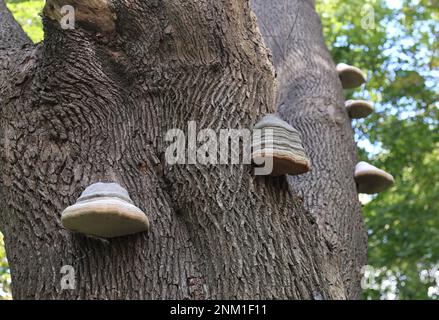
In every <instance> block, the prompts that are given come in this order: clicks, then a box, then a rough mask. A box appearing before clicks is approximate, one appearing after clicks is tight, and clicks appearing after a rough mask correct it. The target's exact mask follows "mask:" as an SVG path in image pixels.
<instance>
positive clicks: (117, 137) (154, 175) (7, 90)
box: [0, 0, 363, 299]
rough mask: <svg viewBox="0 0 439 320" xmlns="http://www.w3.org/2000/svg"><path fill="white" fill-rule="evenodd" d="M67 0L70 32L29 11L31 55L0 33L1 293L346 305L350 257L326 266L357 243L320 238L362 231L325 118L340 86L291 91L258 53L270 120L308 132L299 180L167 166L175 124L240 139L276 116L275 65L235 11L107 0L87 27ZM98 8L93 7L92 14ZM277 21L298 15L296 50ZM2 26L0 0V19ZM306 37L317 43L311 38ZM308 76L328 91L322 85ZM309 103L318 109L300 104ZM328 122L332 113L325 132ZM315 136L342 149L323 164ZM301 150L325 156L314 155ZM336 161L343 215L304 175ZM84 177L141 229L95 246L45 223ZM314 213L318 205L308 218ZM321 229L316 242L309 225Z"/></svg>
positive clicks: (335, 128) (247, 14)
mask: <svg viewBox="0 0 439 320" xmlns="http://www.w3.org/2000/svg"><path fill="white" fill-rule="evenodd" d="M70 2H71V1H70ZM73 2H74V3H75V2H77V5H78V8H79V9H78V10H79V13H78V14H79V15H78V27H77V28H76V29H75V30H62V29H61V28H60V27H59V24H58V22H56V21H55V20H54V19H55V18H56V14H54V13H53V12H52V11H51V10H54V9H53V8H52V7H46V9H45V16H46V18H45V20H44V27H45V40H44V43H42V44H40V45H36V46H31V45H27V46H25V47H24V48H22V47H23V44H25V43H24V42H23V43H20V41H21V40H17V42H15V43H16V44H17V45H18V46H17V47H16V48H19V51H16V49H14V48H12V47H11V43H14V42H11V41H10V40H9V39H12V38H13V37H18V39H23V38H20V37H22V35H23V33H22V31H21V29H20V30H17V29H16V28H15V27H14V28H11V27H8V29H7V30H9V31H8V37H7V38H3V37H2V38H0V49H1V48H6V49H5V51H2V53H3V52H4V53H5V54H2V56H1V57H0V68H1V69H0V95H1V96H0V97H1V98H0V99H1V100H0V116H1V117H0V200H1V203H0V229H1V230H2V232H4V234H5V241H6V247H7V253H8V259H9V262H10V266H11V271H12V278H13V293H14V297H15V298H21V299H26V298H56V299H58V298H90V299H93V298H96V299H98V298H99V299H115V298H129V299H186V298H187V299H203V298H229V299H234V298H243V299H250V298H252V299H262V298H279V299H280V298H291V299H313V298H316V297H323V298H326V299H331V298H346V297H356V296H358V290H357V291H355V289H354V288H356V286H358V285H359V283H358V274H357V272H358V271H357V270H356V269H355V268H357V267H358V266H359V262H358V259H359V261H360V262H361V256H362V254H363V252H359V253H357V252H350V253H348V254H345V255H342V256H341V257H340V258H339V257H338V256H337V254H338V253H339V252H340V251H342V249H343V248H345V249H346V250H347V251H350V250H351V249H353V250H359V251H361V250H362V249H363V248H362V247H361V246H359V245H357V244H356V243H355V241H354V242H353V244H349V245H348V246H345V247H344V244H345V243H349V242H347V241H346V239H349V236H348V235H346V237H345V235H342V236H340V237H339V236H336V237H331V232H332V233H333V232H334V231H335V232H340V233H341V232H349V231H352V232H354V234H353V235H352V239H354V240H356V239H357V238H356V237H358V234H359V233H358V232H361V230H360V231H358V230H359V229H355V228H358V225H355V226H354V229H352V227H350V226H349V223H350V222H351V221H350V220H351V218H352V217H358V215H359V212H358V210H357V207H355V202H354V200H355V199H356V194H354V193H355V186H354V187H353V189H352V190H345V189H346V186H349V187H350V183H352V182H353V177H351V176H348V175H347V172H348V170H349V167H350V165H352V163H353V161H354V158H355V157H354V155H355V150H354V148H353V146H352V141H351V139H352V136H351V135H352V132H351V131H352V130H351V129H349V130H350V131H349V130H348V129H347V125H346V123H342V121H347V119H345V114H343V112H341V111H340V110H341V109H340V108H339V107H337V105H338V102H339V100H340V99H341V96H340V92H339V91H340V90H339V88H338V87H337V86H336V85H330V86H327V87H325V90H326V91H325V90H323V91H322V92H320V91H315V90H314V91H313V90H312V89H314V87H313V86H311V87H310V85H309V84H312V82H311V80H310V79H303V80H304V81H303V85H304V86H305V87H304V88H301V87H300V86H294V83H295V82H293V81H291V79H292V76H293V75H294V74H295V72H296V71H297V69H296V68H297V67H298V64H299V62H302V61H301V60H300V61H299V60H296V61H293V60H291V61H290V64H289V65H288V66H289V68H291V70H290V71H291V72H290V73H286V72H282V65H281V64H279V63H278V59H277V56H276V50H274V49H273V52H274V56H275V57H274V58H275V59H274V60H275V65H276V68H277V72H278V74H279V75H280V76H279V86H280V91H279V94H280V96H281V98H280V99H281V100H279V101H282V102H284V100H285V98H283V97H284V96H288V95H287V93H289V94H290V96H291V95H293V96H292V97H290V98H289V99H290V100H285V101H287V102H286V103H287V105H288V103H291V102H293V101H294V103H295V105H300V108H299V109H294V110H293V109H289V108H285V107H284V108H283V109H282V108H280V114H281V115H282V116H283V117H284V118H285V119H287V120H288V121H290V123H293V124H294V125H295V126H296V127H297V128H299V129H301V130H302V132H304V133H308V136H305V137H304V142H305V144H306V146H307V148H308V150H309V153H310V155H311V157H312V159H313V162H314V166H316V168H318V170H316V171H315V173H313V174H312V175H311V176H310V175H306V176H303V177H302V178H294V179H293V180H292V178H289V180H292V181H290V183H288V181H287V179H286V178H285V177H280V178H270V177H267V178H263V177H255V176H254V175H253V172H252V169H251V167H250V166H246V165H235V166H224V165H223V166H204V165H201V164H197V165H176V166H170V165H168V164H167V163H166V162H165V159H164V152H165V149H166V146H167V144H166V143H165V141H164V136H165V133H166V132H167V130H169V129H173V128H177V129H182V130H184V131H187V129H186V128H187V123H188V121H191V120H194V121H197V124H198V126H199V127H200V128H210V129H213V130H214V131H215V132H217V133H219V131H220V130H221V129H240V128H251V127H252V126H253V125H254V123H255V122H256V121H257V120H259V118H260V117H261V116H262V115H264V114H266V113H272V112H274V111H275V106H276V104H275V97H276V91H275V84H276V82H275V81H276V80H275V77H274V71H273V67H272V64H271V62H270V60H269V53H268V50H267V49H266V47H265V45H264V43H263V41H262V36H261V35H260V33H259V29H258V27H257V22H256V19H255V17H254V15H253V13H252V11H251V7H250V3H249V2H248V1H215V0H206V1H197V0H191V1H176V0H172V1H171V0H169V1H168V0H166V1H151V2H146V3H145V2H144V1H133V0H130V1H128V0H125V1H114V2H113V3H112V4H111V5H109V6H108V7H105V8H104V9H102V12H101V15H99V19H98V20H97V18H96V16H95V15H93V16H90V15H87V12H88V11H87V10H85V9H84V8H83V6H85V7H87V6H88V5H90V6H91V4H88V3H84V2H83V1H81V0H75V1H73ZM290 2H291V3H298V2H299V1H290ZM49 3H50V4H53V3H55V4H57V5H62V4H63V3H64V2H63V1H62V0H59V1H49ZM103 4H106V2H105V1H98V2H96V3H95V2H93V6H94V7H93V8H96V6H97V7H99V8H101V6H102V5H103ZM269 7H270V6H267V7H266V8H269ZM81 8H82V9H81ZM260 8H261V7H260ZM310 9H311V6H308V9H306V10H310ZM258 11H263V10H256V12H257V13H258V16H259V14H261V16H260V19H261V17H263V15H264V13H263V12H262V13H260V12H258ZM305 12H307V11H305ZM104 14H105V15H107V16H104ZM277 14H279V12H278V13H277ZM307 14H309V15H311V16H312V17H314V15H315V12H312V13H307ZM292 16H296V17H297V18H296V19H298V20H297V25H296V26H295V27H294V30H292V29H290V30H291V35H290V36H288V39H289V38H290V37H291V38H292V39H294V41H293V42H294V43H296V42H297V39H296V38H295V37H293V36H295V35H296V34H297V32H303V31H304V30H306V26H307V24H306V22H305V21H303V19H304V17H301V15H299V14H296V15H294V14H292ZM93 19H94V20H93ZM314 19H315V17H314V18H313V20H312V21H314ZM103 21H104V22H103ZM113 21H114V24H113ZM14 23H15V22H14V21H13V20H11V16H10V14H9V13H8V12H7V10H6V8H5V7H4V5H3V1H0V25H1V26H2V27H3V26H5V25H7V26H14ZM270 24H272V22H270ZM267 25H268V24H267ZM15 26H16V25H15ZM314 28H316V27H315V26H314ZM262 29H263V28H262ZM316 29H318V28H316ZM5 30H6V29H5ZM297 30H299V31H297ZM262 31H263V33H264V30H262ZM313 31H315V30H314V29H313ZM315 32H317V31H315ZM320 32H321V30H320ZM20 34H21V35H20ZM305 34H306V35H307V36H309V37H311V36H315V35H317V36H318V38H317V39H318V41H321V35H320V34H318V33H306V32H305ZM4 39H6V40H4ZM23 41H24V40H23ZM267 44H268V45H269V46H271V43H270V41H269V40H267ZM2 45H3V46H2ZM321 45H322V44H321V43H319V42H318V44H317V46H321ZM288 52H289V53H290V52H291V51H288ZM311 58H312V57H311ZM325 59H328V57H327V56H325ZM284 61H287V58H285V59H284ZM304 61H305V62H307V61H309V60H307V59H304ZM327 61H328V60H327ZM321 74H322V76H324V77H326V79H328V77H330V79H329V80H331V81H334V82H336V81H337V79H335V73H334V74H333V73H331V72H328V70H323V71H322V72H321ZM327 74H330V75H329V76H328V75H327ZM310 75H311V76H313V75H314V74H313V73H310ZM331 77H332V78H331ZM311 79H314V78H313V77H312V78H311ZM294 81H297V79H294ZM334 87H335V89H334ZM285 88H289V89H288V90H287V89H285ZM290 89H291V90H290ZM305 93H311V94H312V95H313V98H312V99H310V98H309V97H307V98H304V97H306V94H305ZM326 98H328V99H326ZM302 100H304V101H302ZM328 101H333V103H328ZM316 102H319V103H321V104H322V106H328V105H329V106H332V109H330V108H329V107H326V108H323V110H319V109H316V105H315V104H316ZM284 104H285V102H284ZM306 106H309V108H310V109H311V110H316V111H317V112H320V113H318V114H316V113H312V112H311V111H309V110H308V109H307V108H305V107H306ZM307 110H308V111H307ZM328 110H333V112H334V113H335V114H337V117H338V118H337V119H338V120H337V121H333V122H329V125H328V121H327V120H328V117H327V115H328ZM319 116H321V118H320V117H319ZM302 119H303V120H304V122H303V124H302V122H301V120H302ZM331 119H332V118H331ZM311 120H313V121H311ZM332 120H333V119H332ZM332 120H331V121H332ZM322 128H328V130H329V132H330V133H331V137H334V138H337V139H336V140H335V141H340V142H346V141H347V142H348V143H347V145H348V146H350V147H349V148H347V150H346V149H340V150H338V149H337V150H334V152H333V153H329V154H330V156H329V158H328V157H326V156H324V155H322V154H321V153H322V152H323V153H324V152H326V151H327V150H326V149H325V148H330V147H331V146H332V143H333V142H332V141H329V140H328V139H329V138H328V137H321V136H320V135H319V134H318V133H319V132H321V130H322ZM313 139H316V141H320V143H322V141H323V142H324V143H330V144H329V145H326V146H317V145H316V144H315V143H317V142H316V141H314V140H313ZM319 139H320V140H319ZM322 139H323V140H322ZM313 148H314V149H313ZM345 152H349V153H350V154H349V155H347V154H341V153H345ZM347 157H348V159H346V158H347ZM349 157H352V158H349ZM338 160H341V161H342V164H341V166H345V165H346V167H347V168H348V169H346V168H343V170H340V167H336V168H335V169H334V172H335V173H336V179H333V181H334V182H333V183H335V184H337V183H339V184H340V185H339V186H336V187H334V189H335V190H337V191H339V190H341V191H345V193H346V195H343V194H342V195H339V194H337V195H336V196H337V197H341V198H342V199H341V200H342V201H343V197H344V196H345V197H346V199H348V200H349V203H350V204H354V205H352V206H351V207H350V208H351V209H354V210H352V211H349V212H348V211H347V210H348V209H349V208H345V207H342V206H341V205H340V204H341V203H342V202H340V201H336V202H335V201H334V197H335V195H331V194H328V193H330V190H331V188H332V185H331V184H330V181H332V180H330V179H328V180H327V182H328V186H325V187H324V186H323V185H322V184H323V183H324V182H323V181H319V179H322V178H327V177H326V176H325V175H322V171H321V170H320V164H322V163H325V161H338ZM310 177H311V178H310ZM308 180H309V182H308V183H307V181H308ZM97 181H109V182H117V183H119V184H121V185H122V186H123V187H125V188H126V189H127V190H128V191H129V193H130V195H131V197H132V199H133V201H134V203H135V204H136V205H137V206H139V207H140V208H141V209H142V210H143V211H144V212H146V213H147V214H148V217H149V219H150V222H151V226H152V228H151V230H150V231H149V232H148V233H144V234H139V235H133V236H129V237H123V238H118V239H110V240H103V239H95V238H90V237H85V236H82V235H77V234H72V233H70V232H68V231H66V230H65V229H63V228H62V226H61V224H60V213H61V211H62V210H63V209H64V208H65V207H66V206H68V205H70V204H72V203H74V202H75V200H76V199H77V197H78V196H79V194H80V193H81V191H82V190H83V189H84V188H85V187H87V186H88V185H90V184H91V183H93V182H97ZM344 183H347V184H346V185H344ZM298 193H299V194H300V195H301V197H302V198H303V199H304V202H302V200H301V198H300V197H299V196H298ZM311 194H312V195H311ZM320 194H321V197H320ZM319 201H322V202H324V203H326V202H327V201H328V202H329V205H328V206H327V207H324V208H323V207H322V206H319V205H318V203H319ZM316 203H317V205H316ZM336 210H340V211H337V212H335V211H336ZM309 212H311V213H313V215H312V214H310V213H309ZM346 213H347V215H346V216H345V214H346ZM322 221H323V222H322ZM317 222H318V224H319V225H320V229H319V228H318V227H317ZM325 223H327V224H328V225H329V226H330V227H329V228H330V232H327V231H326V230H324V228H323V229H322V225H324V224H325ZM322 234H323V235H324V236H325V238H324V239H325V240H323V238H322V236H321V235H322ZM325 241H326V242H327V243H330V244H331V245H330V248H329V249H328V248H327V246H326V245H325ZM332 243H334V244H332ZM331 246H333V247H331ZM352 261H354V263H351V262H352ZM345 264H347V266H351V265H353V264H354V265H355V268H354V270H351V271H350V272H347V270H346V269H344V268H345V267H344V265H345ZM63 265H72V266H73V267H74V268H75V271H76V276H77V288H76V289H75V290H71V291H66V290H64V291H62V290H61V287H60V278H61V276H62V275H61V273H60V269H61V267H62V266H63ZM342 272H343V273H342ZM342 275H343V277H342ZM349 277H351V278H352V280H350V278H349Z"/></svg>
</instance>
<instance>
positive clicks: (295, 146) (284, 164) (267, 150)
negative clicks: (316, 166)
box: [252, 115, 310, 176]
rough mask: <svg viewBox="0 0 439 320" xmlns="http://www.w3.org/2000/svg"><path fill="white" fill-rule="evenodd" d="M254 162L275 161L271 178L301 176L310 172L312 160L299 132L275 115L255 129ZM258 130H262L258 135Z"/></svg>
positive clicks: (263, 120)
mask: <svg viewBox="0 0 439 320" xmlns="http://www.w3.org/2000/svg"><path fill="white" fill-rule="evenodd" d="M254 129H255V131H254V134H253V145H252V149H253V152H252V161H253V163H255V164H262V163H263V162H265V160H266V159H267V158H268V159H272V160H273V163H272V164H273V168H272V171H271V172H270V173H268V174H269V175H271V176H281V175H285V174H290V175H299V174H303V173H306V172H308V171H309V170H310V160H309V158H308V156H307V154H306V152H305V149H304V148H303V145H302V139H301V137H300V133H299V131H297V130H296V129H295V128H293V127H292V126H291V125H289V124H288V123H287V122H285V121H283V120H281V119H279V118H278V117H277V116H275V115H267V116H265V117H264V118H263V119H262V120H261V121H259V122H258V123H257V124H256V125H255V127H254ZM256 130H260V131H259V134H256Z"/></svg>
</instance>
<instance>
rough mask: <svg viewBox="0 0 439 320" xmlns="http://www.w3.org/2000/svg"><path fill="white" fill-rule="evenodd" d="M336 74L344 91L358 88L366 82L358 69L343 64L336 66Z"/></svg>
mask: <svg viewBox="0 0 439 320" xmlns="http://www.w3.org/2000/svg"><path fill="white" fill-rule="evenodd" d="M337 72H338V76H339V77H340V81H341V83H342V85H343V88H344V89H353V88H358V87H360V86H361V85H362V84H364V83H366V81H367V80H366V76H365V75H364V73H363V72H362V71H361V70H360V69H359V68H357V67H354V66H350V65H348V64H345V63H339V64H338V65H337Z"/></svg>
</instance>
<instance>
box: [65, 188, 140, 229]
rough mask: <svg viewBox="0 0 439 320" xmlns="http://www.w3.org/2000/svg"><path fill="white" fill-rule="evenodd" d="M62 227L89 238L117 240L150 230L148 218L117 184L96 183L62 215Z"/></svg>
mask: <svg viewBox="0 0 439 320" xmlns="http://www.w3.org/2000/svg"><path fill="white" fill-rule="evenodd" d="M61 222H62V225H63V226H64V227H65V228H66V229H68V230H71V231H74V232H79V233H82V234H86V235H91V236H96V237H102V238H115V237H121V236H126V235H130V234H134V233H138V232H144V231H147V230H148V229H149V220H148V217H147V216H146V215H145V213H143V212H142V211H141V210H140V209H139V208H137V207H136V206H135V205H133V203H132V201H131V198H130V196H129V194H128V191H127V190H126V189H124V188H122V187H121V186H120V185H118V184H116V183H96V184H93V185H91V186H90V187H88V188H87V189H85V190H84V192H83V193H82V194H81V196H80V198H79V199H78V200H77V202H76V203H75V204H74V205H72V206H70V207H68V208H66V209H65V210H64V211H63V212H62V214H61Z"/></svg>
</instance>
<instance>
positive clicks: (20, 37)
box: [0, 0, 32, 50]
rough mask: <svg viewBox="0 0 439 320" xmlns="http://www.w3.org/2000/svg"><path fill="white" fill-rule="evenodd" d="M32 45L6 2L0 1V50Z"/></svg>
mask: <svg viewBox="0 0 439 320" xmlns="http://www.w3.org/2000/svg"><path fill="white" fill-rule="evenodd" d="M30 43H32V41H31V40H30V39H29V37H28V36H27V35H26V33H25V32H24V31H23V29H22V28H21V26H20V25H19V24H18V22H17V21H16V20H15V19H14V17H13V15H12V13H11V12H10V11H9V9H8V8H7V7H6V4H5V2H4V0H0V50H5V49H6V50H9V49H13V48H20V47H22V46H23V45H25V44H30Z"/></svg>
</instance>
